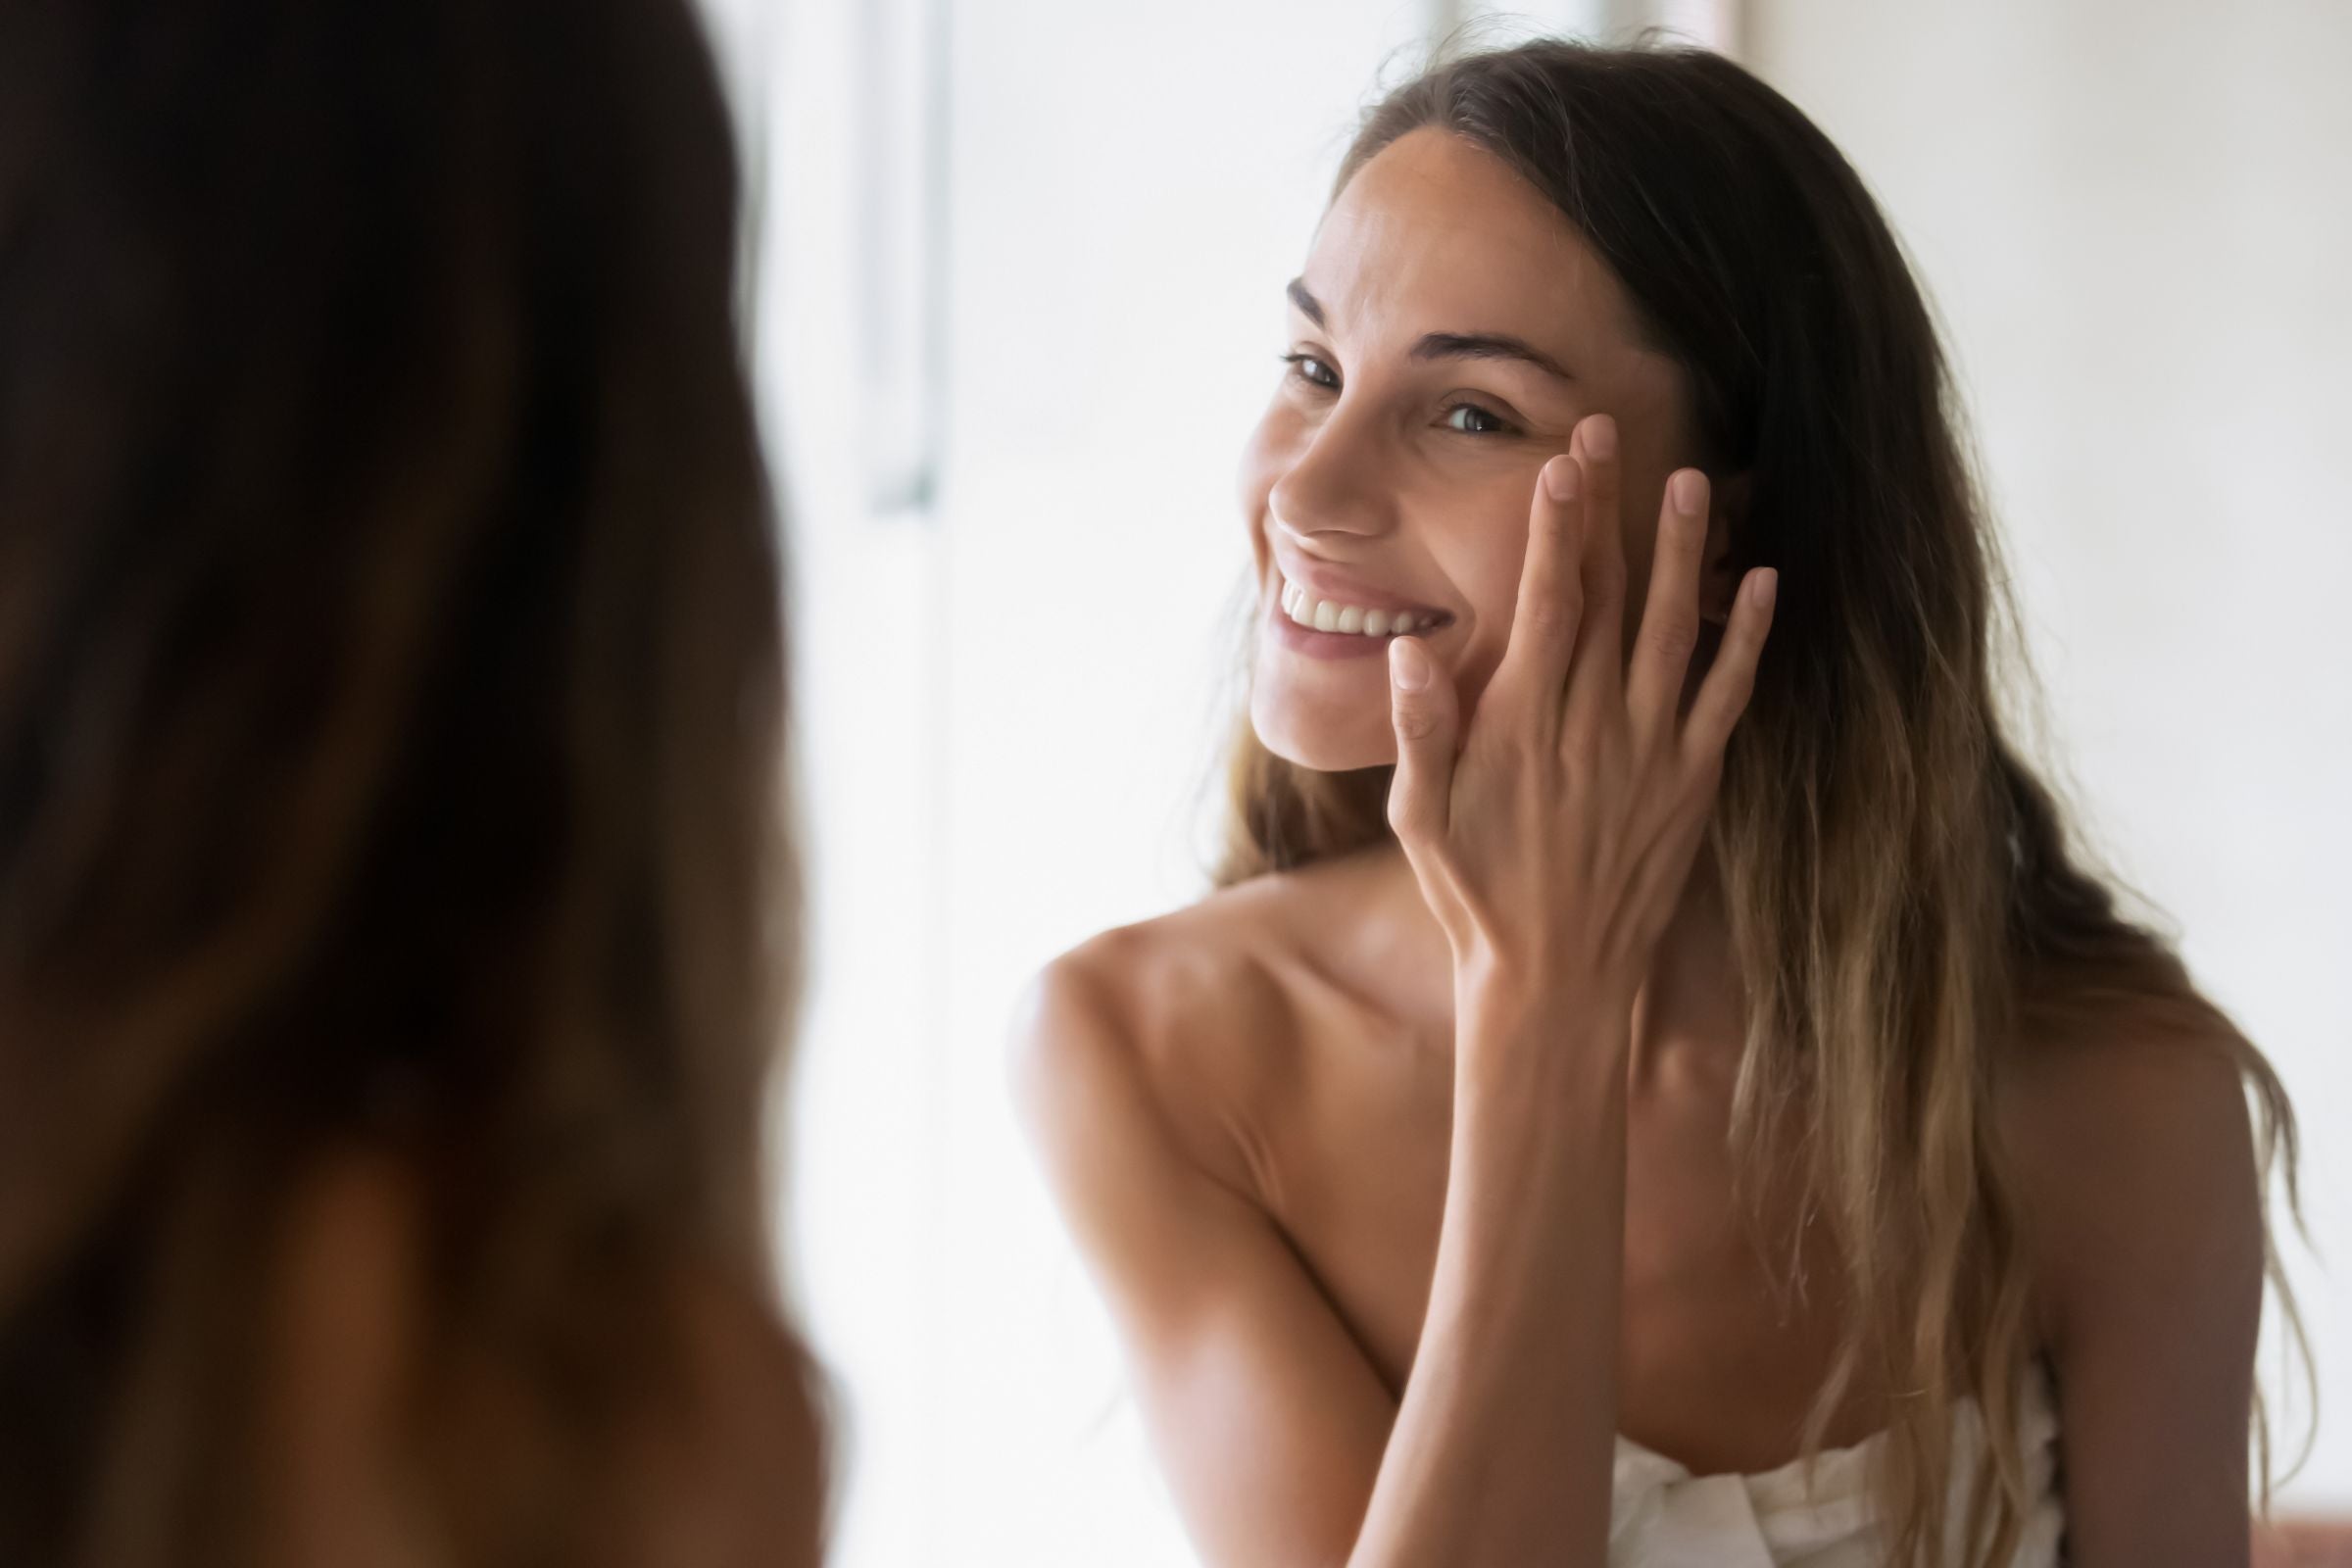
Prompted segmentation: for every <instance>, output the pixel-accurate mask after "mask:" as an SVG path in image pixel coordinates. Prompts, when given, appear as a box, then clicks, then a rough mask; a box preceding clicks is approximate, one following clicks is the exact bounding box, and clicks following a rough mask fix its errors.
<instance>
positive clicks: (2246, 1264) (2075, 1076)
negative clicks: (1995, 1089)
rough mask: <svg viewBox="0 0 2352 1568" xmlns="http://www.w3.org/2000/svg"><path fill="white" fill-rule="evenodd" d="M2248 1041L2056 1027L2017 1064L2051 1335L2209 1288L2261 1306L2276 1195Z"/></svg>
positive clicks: (2226, 1299) (2010, 1091)
mask: <svg viewBox="0 0 2352 1568" xmlns="http://www.w3.org/2000/svg"><path fill="white" fill-rule="evenodd" d="M2241 1050H2242V1046H2241V1045H2240V1044H2239V1043H2238V1042H2237V1041H2235V1040H2234V1039H2232V1038H2231V1037H2229V1035H2227V1034H2226V1033H2222V1032H2220V1031H2216V1032H2214V1033H2212V1034H2211V1035H2207V1036H2183V1035H2180V1034H2178V1033H2170V1034H2168V1033H2164V1032H2161V1031H2156V1030H2143V1029H2137V1028H2134V1027H2133V1026H2132V1024H2131V1022H2130V1021H2128V1020H2124V1019H2119V1020H2118V1021H2116V1022H2114V1023H2112V1024H2110V1025H2107V1026H2104V1027H2097V1028H2090V1027H2077V1028H2072V1029H2069V1030H2066V1031H2063V1032H2056V1031H2051V1032H2045V1033H2043V1034H2042V1035H2041V1036H2039V1037H2037V1038H2034V1039H2031V1040H2029V1041H2027V1042H2026V1043H2024V1044H2022V1045H2020V1046H2019V1047H2017V1048H2016V1049H2015V1050H2013V1051H2012V1052H2011V1053H2010V1054H2009V1055H2008V1056H2007V1057H2006V1058H2005V1060H2004V1062H2003V1064H2002V1077H2001V1085H2002V1088H2001V1096H2000V1101H1999V1115H2000V1120H2001V1133H2002V1137H2003V1139H2004V1141H2005V1143H2006V1145H2007V1148H2008V1151H2009V1154H2010V1158H2011V1159H2012V1161H2013V1166H2012V1169H2013V1172H2014V1175H2015V1177H2016V1180H2017V1188H2018V1191H2017V1196H2018V1199H2019V1201H2020V1203H2021V1208H2022V1219H2023V1222H2024V1232H2025V1241H2026V1243H2027V1246H2028V1248H2029V1250H2030V1255H2031V1257H2032V1259H2033V1263H2034V1273H2035V1276H2036V1284H2037V1294H2038V1295H2039V1297H2040V1302H2039V1305H2040V1309H2041V1311H2042V1313H2043V1316H2044V1326H2045V1332H2047V1333H2048V1334H2049V1335H2050V1336H2051V1337H2052V1338H2053V1339H2063V1337H2064V1335H2065V1334H2066V1332H2067V1330H2068V1329H2069V1327H2070V1326H2074V1327H2080V1326H2081V1325H2082V1323H2083V1322H2084V1321H2085V1320H2088V1319H2094V1318H2107V1317H2109V1316H2111V1315H2112V1314H2113V1313H2114V1312H2115V1311H2116V1310H2117V1309H2119V1308H2122V1309H2126V1310H2130V1309H2132V1308H2133V1306H2134V1303H2144V1302H2148V1301H2151V1300H2153V1299H2157V1293H2174V1294H2175V1297H2176V1299H2178V1291H2177V1289H2176V1288H2180V1289H2186V1288H2189V1287H2192V1286H2193V1287H2194V1289H2195V1292H2196V1294H2197V1295H2199V1296H2201V1297H2205V1298H2207V1299H2212V1300H2213V1301H2214V1304H2215V1307H2216V1309H2217V1311H2218V1310H2226V1309H2230V1308H2233V1307H2234V1308H2241V1309H2242V1308H2244V1307H2245V1305H2246V1303H2247V1302H2248V1301H2251V1302H2252V1303H2253V1306H2252V1309H2253V1310H2254V1311H2256V1312H2258V1311H2259V1302H2260V1295H2261V1281H2262V1263H2263V1236H2264V1218H2263V1194H2262V1191H2261V1183H2260V1176H2259V1172H2258V1169H2257V1165H2256V1155H2255V1142H2254V1128H2253V1122H2252V1118H2251V1116H2250V1114H2249V1112H2248V1107H2247V1100H2246V1080H2245V1077H2244V1072H2243V1067H2242V1062H2241V1057H2240V1055H2239V1052H2240V1051H2241Z"/></svg>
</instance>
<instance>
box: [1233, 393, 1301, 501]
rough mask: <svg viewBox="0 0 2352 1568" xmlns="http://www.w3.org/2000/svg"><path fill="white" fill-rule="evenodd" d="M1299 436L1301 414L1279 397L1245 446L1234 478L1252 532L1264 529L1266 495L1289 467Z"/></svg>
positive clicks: (1270, 493) (1296, 448)
mask: <svg viewBox="0 0 2352 1568" xmlns="http://www.w3.org/2000/svg"><path fill="white" fill-rule="evenodd" d="M1299 439H1300V422H1299V417H1298V415H1297V414H1295V413H1294V412H1292V411H1291V410H1289V409H1287V408H1285V407H1283V405H1282V404H1281V402H1280V401H1277V402H1275V403H1274V404H1273V405H1272V406H1271V407H1269V408H1268V409H1267V410H1266V412H1265V414H1264V415H1263V416H1262V417H1260V418H1259V419H1258V421H1257V428H1255V429H1254V430H1251V431H1250V439H1249V441H1248V443H1247V444H1245V445H1244V446H1243V448H1242V461H1241V466H1240V467H1239V468H1238V469H1237V471H1236V472H1235V475H1234V479H1235V486H1236V491H1237V494H1238V495H1239V496H1240V498H1241V504H1242V516H1243V518H1244V519H1245V520H1246V521H1247V522H1248V523H1249V525H1250V532H1251V533H1252V534H1257V533H1261V532H1262V531H1263V530H1262V528H1261V526H1260V525H1261V524H1262V523H1263V522H1264V520H1265V515H1266V498H1267V497H1268V496H1270V495H1272V494H1273V492H1274V486H1275V484H1276V482H1277V481H1279V480H1280V479H1281V478H1282V476H1283V474H1284V473H1286V472H1287V471H1289V469H1290V466H1291V462H1292V459H1293V457H1294V456H1295V455H1296V453H1297V452H1298V450H1299Z"/></svg>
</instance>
